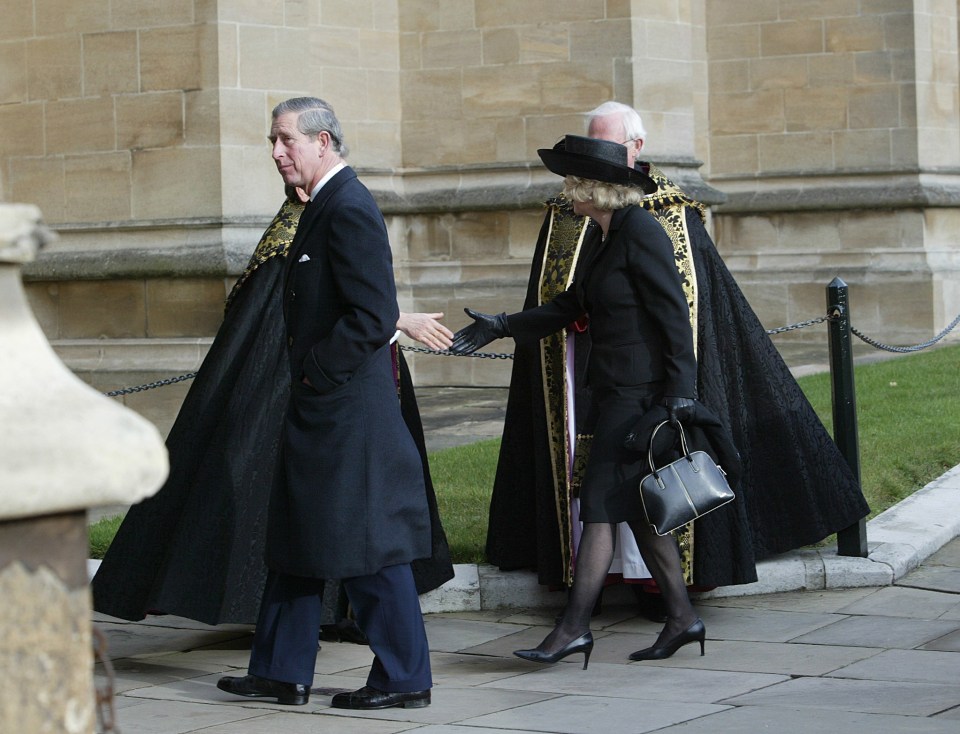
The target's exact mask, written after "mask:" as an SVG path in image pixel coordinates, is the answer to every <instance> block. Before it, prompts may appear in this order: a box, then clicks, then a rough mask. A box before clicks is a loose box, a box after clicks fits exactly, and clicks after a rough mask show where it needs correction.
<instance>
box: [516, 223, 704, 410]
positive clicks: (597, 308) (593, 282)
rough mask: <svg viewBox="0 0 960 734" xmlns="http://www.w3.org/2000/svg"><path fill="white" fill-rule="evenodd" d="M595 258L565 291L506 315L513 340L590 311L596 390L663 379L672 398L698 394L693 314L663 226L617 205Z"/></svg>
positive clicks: (590, 377) (590, 378)
mask: <svg viewBox="0 0 960 734" xmlns="http://www.w3.org/2000/svg"><path fill="white" fill-rule="evenodd" d="M589 257H590V260H589V261H588V262H585V263H584V264H583V267H581V268H578V271H577V272H578V279H577V280H575V281H574V283H573V285H571V287H570V288H568V289H567V290H566V291H564V292H563V293H561V294H560V295H558V296H557V297H556V298H554V299H553V300H552V301H550V302H549V303H546V304H544V305H542V306H539V307H537V308H533V309H528V310H526V311H521V312H519V313H515V314H511V315H510V316H508V317H507V322H508V324H509V326H510V330H511V332H512V334H513V337H514V339H516V340H518V341H526V340H532V339H540V338H542V337H544V336H546V335H548V334H552V333H554V332H555V331H558V330H559V329H561V328H563V327H564V326H566V325H567V324H569V323H570V322H572V321H575V320H576V319H577V318H578V317H579V316H580V315H581V314H583V313H584V312H586V313H587V314H588V315H589V317H590V335H591V338H592V347H591V351H590V357H589V361H588V365H587V382H588V384H589V385H590V387H591V388H595V389H602V388H606V387H631V386H637V385H643V384H646V383H651V382H660V383H662V384H663V390H662V392H663V394H665V395H674V396H678V397H691V398H692V397H696V394H697V392H696V385H697V364H696V358H695V356H694V350H693V332H692V331H691V328H690V315H689V310H688V308H687V301H686V298H685V297H684V294H683V289H682V287H681V285H680V275H679V273H678V272H677V266H676V263H675V260H674V256H673V244H672V243H671V242H670V238H669V237H668V236H667V235H666V233H665V232H664V231H663V228H662V227H661V226H660V225H659V224H658V223H657V221H656V220H655V219H654V218H653V217H652V216H651V215H650V214H649V212H647V211H645V210H644V209H642V208H640V207H637V206H629V207H625V208H623V209H618V210H617V211H615V212H614V213H613V217H612V218H611V221H610V227H609V230H608V233H607V238H606V240H605V241H604V242H603V243H602V244H601V245H600V246H599V247H597V248H595V249H594V250H593V251H592V252H591V253H590V254H589ZM579 273H583V276H582V277H579Z"/></svg>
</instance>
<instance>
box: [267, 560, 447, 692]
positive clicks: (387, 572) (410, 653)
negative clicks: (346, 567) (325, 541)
mask: <svg viewBox="0 0 960 734" xmlns="http://www.w3.org/2000/svg"><path fill="white" fill-rule="evenodd" d="M342 583H343V586H344V589H346V592H347V597H348V598H349V599H350V605H351V606H352V607H353V611H354V614H355V616H356V618H357V624H359V625H360V629H362V630H363V632H364V634H366V635H367V638H368V639H369V640H370V649H371V650H372V651H373V653H374V659H373V665H372V667H371V668H370V673H369V675H368V676H367V685H368V686H372V687H373V688H376V689H378V690H381V691H389V692H397V693H408V692H411V691H422V690H426V689H428V688H430V687H431V686H432V685H433V681H432V678H431V674H430V651H429V648H428V646H427V635H426V631H425V630H424V627H423V615H422V614H421V612H420V600H419V598H418V596H417V590H416V586H415V585H414V582H413V573H412V572H411V571H410V564H402V565H399V566H387V567H386V568H382V569H380V571H378V572H377V573H375V574H372V575H369V576H355V577H353V578H347V579H343V580H342ZM323 585H324V581H323V580H322V579H311V578H303V577H299V576H289V575H287V574H282V573H276V572H274V571H270V572H269V574H268V575H267V584H266V588H265V589H264V593H263V600H262V601H261V603H260V616H259V619H258V620H257V628H256V632H255V633H254V638H253V648H252V650H251V652H250V668H249V672H250V674H251V675H257V676H260V677H262V678H270V679H271V680H278V681H284V682H286V683H302V684H304V685H312V683H313V671H314V666H315V664H316V658H317V639H318V636H319V632H320V617H321V613H322V611H323V601H322V600H323Z"/></svg>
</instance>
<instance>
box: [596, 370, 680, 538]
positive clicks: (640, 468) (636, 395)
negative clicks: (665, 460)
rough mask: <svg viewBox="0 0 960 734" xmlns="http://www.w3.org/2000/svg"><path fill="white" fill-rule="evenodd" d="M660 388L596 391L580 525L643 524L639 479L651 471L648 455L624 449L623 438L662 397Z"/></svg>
mask: <svg viewBox="0 0 960 734" xmlns="http://www.w3.org/2000/svg"><path fill="white" fill-rule="evenodd" d="M660 390H661V383H647V384H645V385H638V386H634V387H616V388H607V389H604V390H595V391H594V393H593V400H592V403H591V406H590V416H589V418H588V428H589V427H590V426H592V427H593V443H592V445H591V447H590V454H589V458H588V459H587V468H586V472H585V473H584V477H583V485H582V487H581V489H580V520H581V521H583V522H605V523H618V522H631V521H634V520H642V519H644V517H645V516H644V514H643V505H642V504H641V502H640V492H639V489H638V487H639V485H640V480H641V479H642V478H643V477H644V476H646V475H647V474H648V473H649V472H650V468H649V466H648V464H647V455H646V454H645V453H642V452H637V451H628V450H627V449H625V448H624V447H623V442H624V440H625V439H626V437H627V434H628V433H630V431H631V430H632V429H633V427H634V426H635V425H636V424H637V422H638V421H639V420H640V417H641V416H642V415H643V414H644V413H646V412H647V411H648V410H650V408H651V407H652V406H653V405H655V404H656V403H657V402H658V400H659V397H660Z"/></svg>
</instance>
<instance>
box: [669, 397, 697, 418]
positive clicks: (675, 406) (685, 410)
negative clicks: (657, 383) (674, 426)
mask: <svg viewBox="0 0 960 734" xmlns="http://www.w3.org/2000/svg"><path fill="white" fill-rule="evenodd" d="M660 405H662V406H663V407H664V408H666V409H667V416H668V417H669V418H670V422H671V423H676V422H678V421H679V422H681V423H682V422H683V421H688V420H690V419H691V418H693V413H694V410H695V408H696V405H697V404H696V403H695V402H694V401H693V400H692V399H691V398H677V397H674V396H672V395H664V397H663V400H661V401H660Z"/></svg>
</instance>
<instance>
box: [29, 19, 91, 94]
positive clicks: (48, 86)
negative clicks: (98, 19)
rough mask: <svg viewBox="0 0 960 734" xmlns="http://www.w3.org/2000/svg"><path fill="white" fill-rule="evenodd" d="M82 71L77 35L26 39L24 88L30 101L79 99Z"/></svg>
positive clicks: (78, 37)
mask: <svg viewBox="0 0 960 734" xmlns="http://www.w3.org/2000/svg"><path fill="white" fill-rule="evenodd" d="M28 37H29V34H28ZM82 68H83V65H82V58H81V54H80V36H79V35H65V36H58V37H56V38H30V39H29V40H27V88H28V90H29V92H30V99H31V100H53V99H61V98H63V97H79V96H80V93H81V77H80V72H81V69H82Z"/></svg>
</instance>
